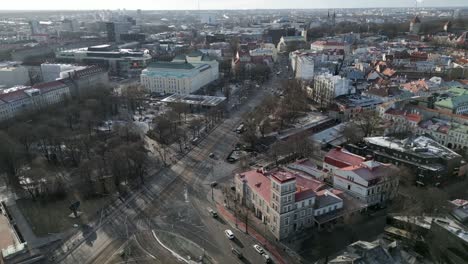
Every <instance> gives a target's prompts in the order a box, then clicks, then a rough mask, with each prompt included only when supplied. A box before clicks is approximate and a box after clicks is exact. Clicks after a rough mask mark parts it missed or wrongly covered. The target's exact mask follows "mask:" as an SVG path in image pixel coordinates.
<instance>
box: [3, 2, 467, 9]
mask: <svg viewBox="0 0 468 264" xmlns="http://www.w3.org/2000/svg"><path fill="white" fill-rule="evenodd" d="M417 2H418V5H419V6H421V7H449V6H459V7H462V6H467V5H468V3H467V1H464V0H445V1H438V0H424V1H423V0H419V1H417ZM415 3H416V2H415V1H414V0H395V1H390V0H355V1H342V0H329V1H322V0H290V1H284V0H269V1H266V0H261V1H251V0H237V1H231V0H172V1H163V0H134V1H125V0H102V1H93V0H80V1H79V2H75V3H73V4H71V3H69V2H66V1H61V0H44V1H35V0H22V1H2V5H1V7H0V10H86V9H124V8H125V9H129V10H132V9H133V10H134V9H146V10H193V9H198V7H200V8H201V9H310V8H370V7H414V6H415V5H416V4H415Z"/></svg>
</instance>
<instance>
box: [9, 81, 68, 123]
mask: <svg viewBox="0 0 468 264" xmlns="http://www.w3.org/2000/svg"><path fill="white" fill-rule="evenodd" d="M68 97H70V88H69V87H68V86H67V85H65V84H64V83H63V82H59V81H54V82H48V83H42V84H38V85H34V86H33V87H30V86H20V87H14V88H10V89H5V90H2V91H1V93H0V121H4V120H8V119H12V118H14V117H15V116H17V115H19V114H22V113H25V112H27V111H34V110H37V109H40V108H44V107H47V106H49V105H53V104H56V103H59V102H62V101H63V100H65V98H68Z"/></svg>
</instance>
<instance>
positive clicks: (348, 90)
mask: <svg viewBox="0 0 468 264" xmlns="http://www.w3.org/2000/svg"><path fill="white" fill-rule="evenodd" d="M355 92H356V89H355V88H354V87H353V86H352V85H351V83H350V80H349V79H347V78H346V77H341V76H338V75H332V74H329V73H326V74H321V75H318V76H315V78H314V87H313V88H311V89H308V93H309V97H310V98H312V100H314V101H316V102H318V103H320V104H322V105H328V104H331V103H332V102H333V101H334V99H335V98H336V97H338V96H340V95H346V94H353V93H355Z"/></svg>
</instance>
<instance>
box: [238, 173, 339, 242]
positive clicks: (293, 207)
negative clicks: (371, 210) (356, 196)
mask: <svg viewBox="0 0 468 264" xmlns="http://www.w3.org/2000/svg"><path fill="white" fill-rule="evenodd" d="M235 184H236V196H237V200H238V201H240V202H241V203H243V204H245V205H246V206H247V207H249V208H251V209H252V210H253V211H254V213H255V216H256V217H258V218H259V219H261V220H262V222H263V223H264V224H265V225H266V226H267V227H268V228H269V230H270V231H271V232H272V233H273V234H274V236H275V237H276V238H277V239H280V240H281V239H284V238H286V237H288V236H290V235H292V234H295V233H297V232H298V231H300V230H303V229H304V228H307V227H311V226H313V225H314V223H315V221H316V218H319V217H322V216H324V215H330V214H333V213H336V211H338V210H340V209H342V207H343V200H342V199H341V198H340V197H338V196H337V195H335V194H334V193H333V191H332V190H327V189H325V185H323V184H321V182H319V181H316V180H313V179H309V178H305V177H302V176H300V175H298V174H293V173H291V172H289V171H285V170H282V169H275V170H272V171H270V172H264V171H261V170H258V171H248V172H244V173H241V174H236V175H235Z"/></svg>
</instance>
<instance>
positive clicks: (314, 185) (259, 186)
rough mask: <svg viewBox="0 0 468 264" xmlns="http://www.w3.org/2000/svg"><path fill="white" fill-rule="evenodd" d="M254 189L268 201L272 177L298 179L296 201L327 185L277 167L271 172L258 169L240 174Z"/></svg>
mask: <svg viewBox="0 0 468 264" xmlns="http://www.w3.org/2000/svg"><path fill="white" fill-rule="evenodd" d="M238 177H240V178H241V179H242V180H243V181H244V182H245V183H246V184H247V185H248V186H249V187H250V189H251V190H252V191H254V192H255V193H257V194H258V195H260V196H261V197H262V198H263V199H264V200H265V201H266V202H268V203H269V202H270V199H271V178H274V179H276V180H279V181H280V182H282V183H283V182H288V181H292V180H294V179H295V180H296V193H295V197H296V201H301V200H304V199H308V198H310V197H314V196H315V192H317V191H319V190H321V189H323V188H324V187H325V186H326V185H325V184H324V183H323V182H321V181H318V180H315V179H312V178H309V177H306V176H302V175H300V174H294V173H292V172H289V171H285V170H283V169H275V170H273V171H270V172H266V173H264V174H263V173H261V172H260V171H257V170H251V171H246V172H243V173H241V174H239V176H238Z"/></svg>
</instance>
